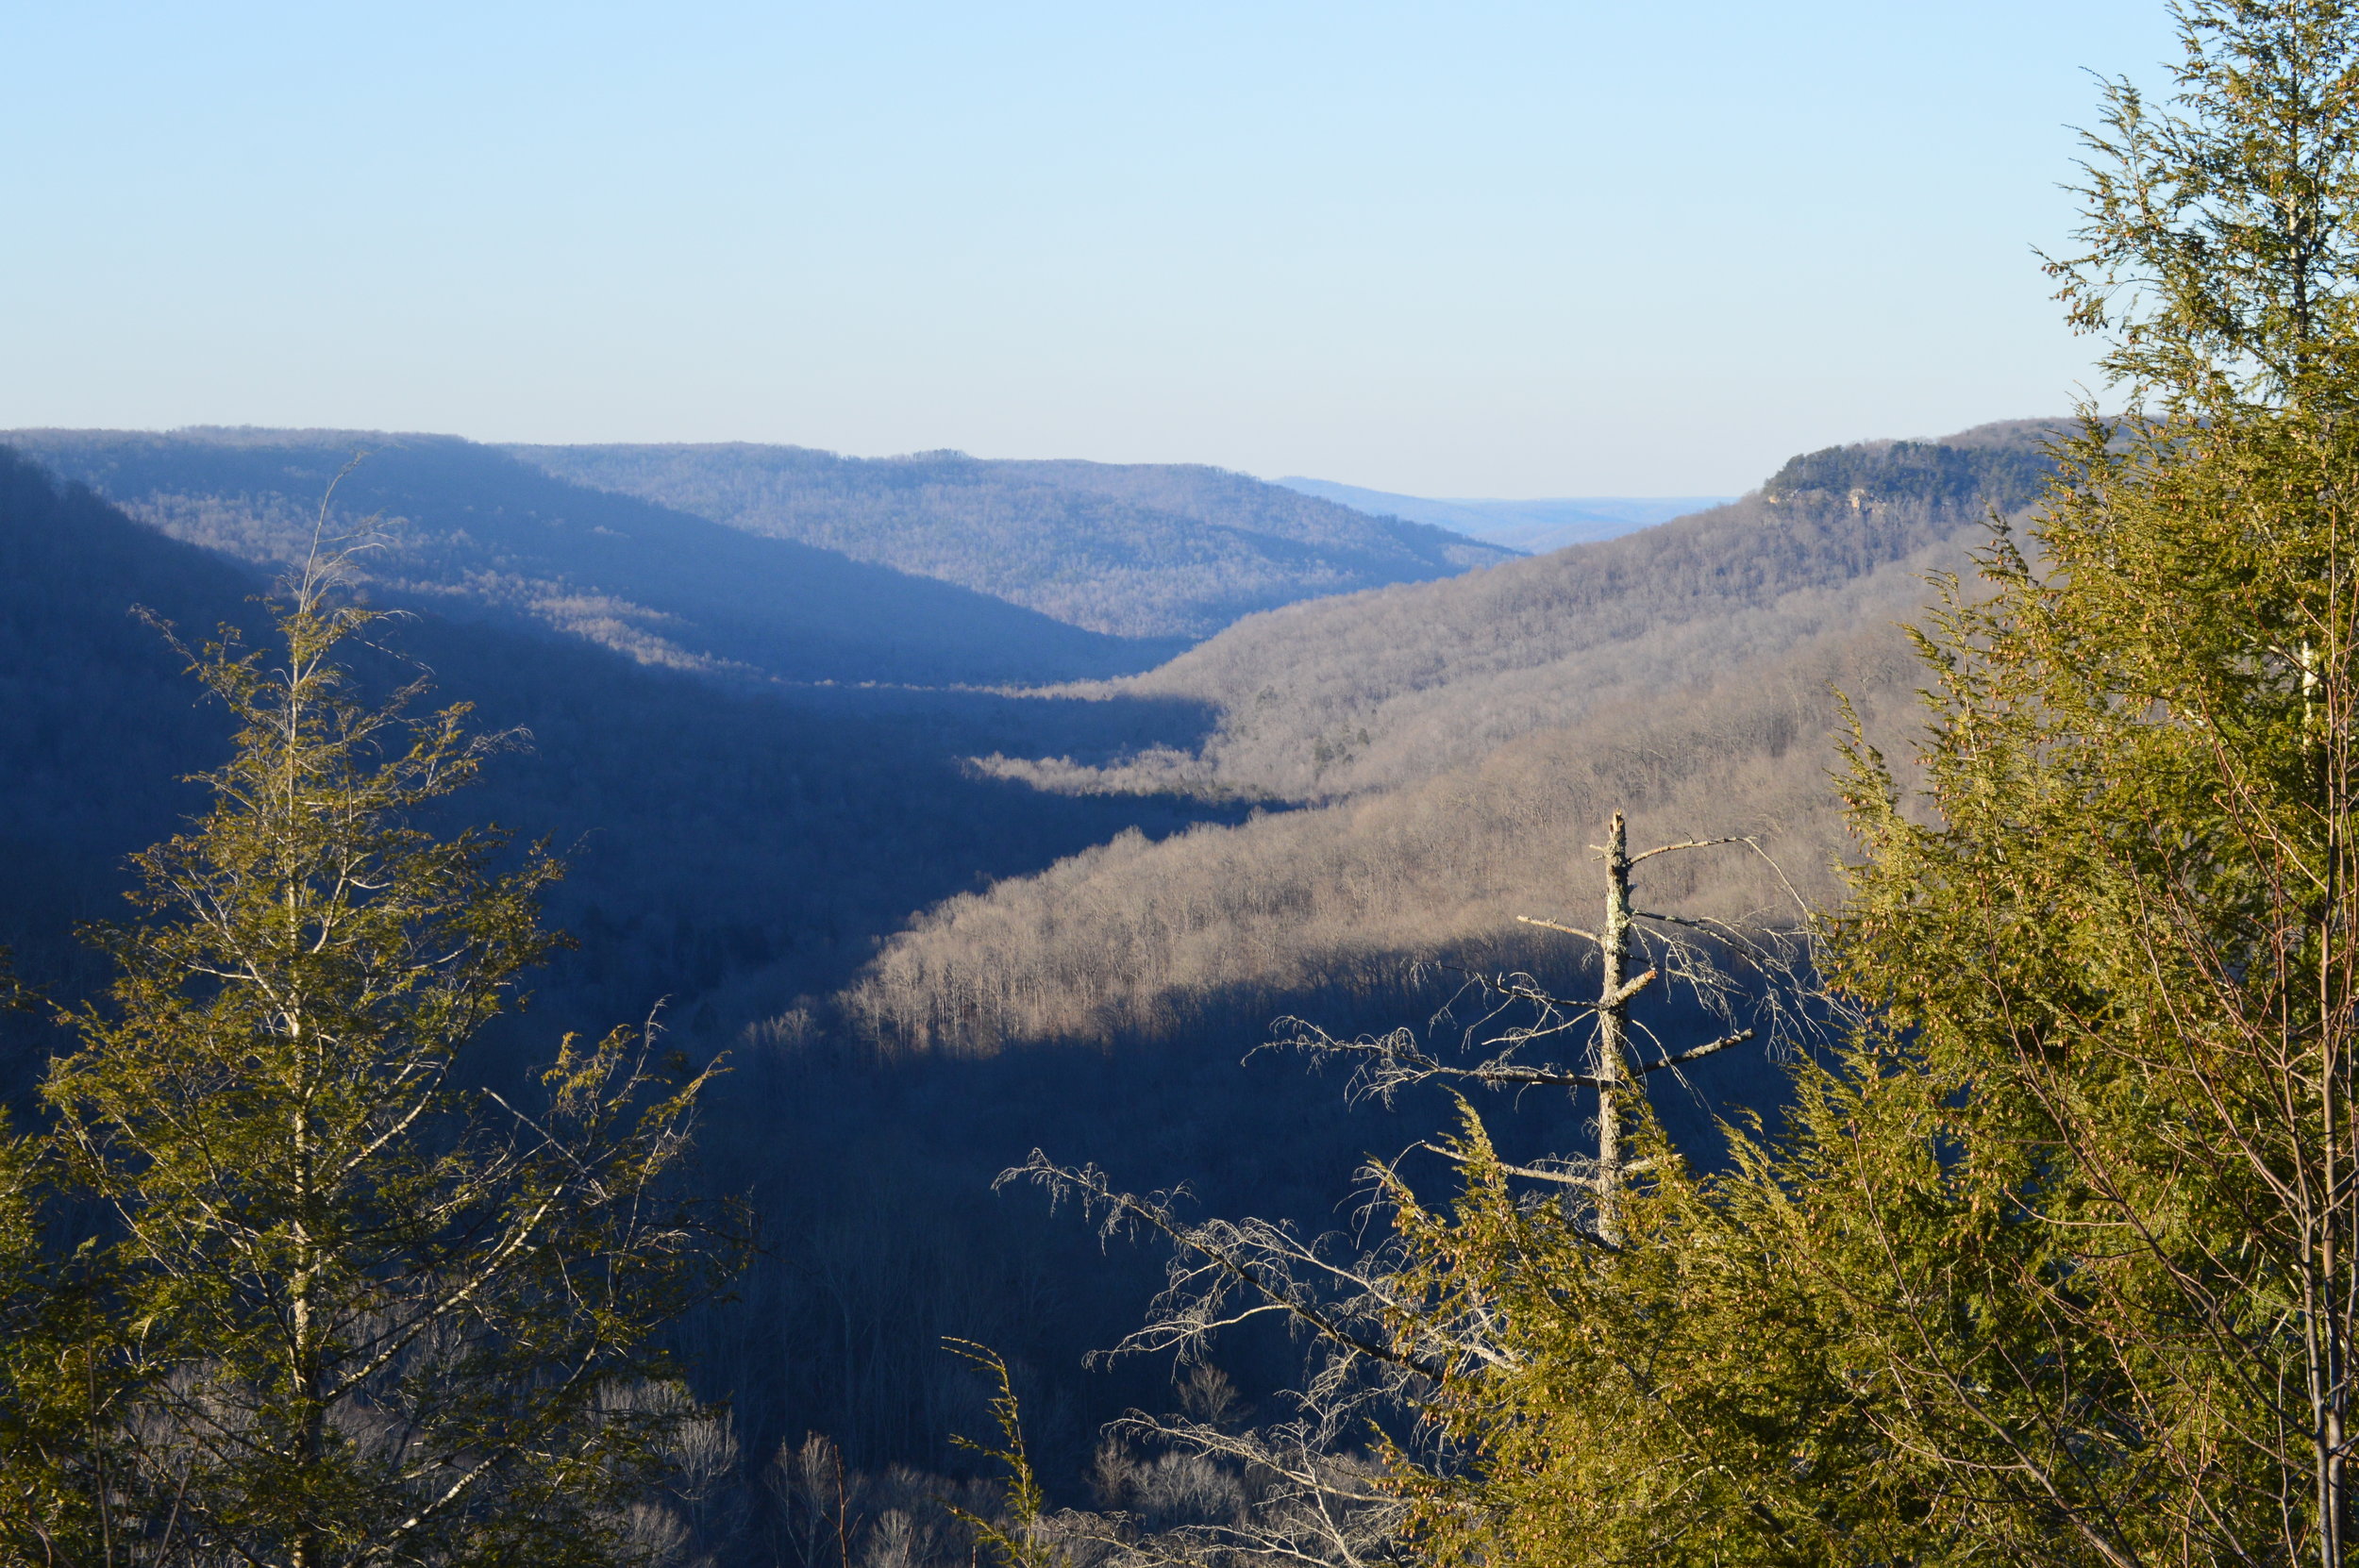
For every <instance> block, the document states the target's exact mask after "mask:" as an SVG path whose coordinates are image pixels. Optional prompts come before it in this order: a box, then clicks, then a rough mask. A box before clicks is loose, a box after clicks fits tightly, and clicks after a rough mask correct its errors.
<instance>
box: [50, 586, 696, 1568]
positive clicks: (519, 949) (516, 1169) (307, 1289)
mask: <svg viewBox="0 0 2359 1568" xmlns="http://www.w3.org/2000/svg"><path fill="white" fill-rule="evenodd" d="M327 589H328V582H327V580H326V574H325V572H324V571H323V570H321V569H320V568H318V566H317V565H316V563H315V564H314V566H313V567H310V568H307V570H306V572H305V575H304V576H303V578H302V579H301V581H300V582H299V584H298V585H297V587H296V589H295V591H294V595H293V602H292V604H291V605H290V607H289V608H288V609H286V611H285V613H284V614H283V615H282V616H281V618H280V621H279V632H280V635H281V645H280V646H279V647H278V648H277V649H276V650H275V651H274V653H273V654H272V656H271V657H269V658H265V657H264V655H263V654H262V653H260V652H259V651H251V650H247V649H245V648H243V646H242V645H241V643H240V642H239V641H238V639H237V638H236V636H235V634H234V633H225V634H224V637H223V639H222V641H220V642H216V643H214V644H212V645H209V646H208V647H207V648H206V649H205V650H204V651H203V652H202V654H201V655H198V656H196V657H195V658H194V659H193V660H192V663H193V665H194V668H195V671H196V673H197V674H198V676H200V677H201V678H202V679H203V681H204V683H205V684H206V686H207V687H208V688H209V690H210V691H211V692H212V693H213V694H214V695H215V696H216V697H217V698H218V699H219V700H220V701H221V702H222V703H223V704H224V705H225V706H226V707H227V708H228V709H229V710H230V711H231V713H232V714H233V715H234V716H235V717H236V718H237V720H238V721H239V723H240V726H241V727H240V730H239V733H238V736H237V749H236V753H235V755H234V757H233V758H232V759H231V760H230V761H229V763H228V764H227V765H226V766H225V767H223V768H221V769H220V770H218V771H216V772H214V773H212V774H209V775H208V776H205V777H204V779H203V780H202V782H203V783H204V784H205V785H206V787H207V788H208V789H209V792H210V795H211V801H212V804H211V807H210V809H209V810H208V811H207V812H206V814H205V815H204V816H203V817H202V818H200V819H199V820H197V821H196V822H195V823H194V824H192V826H191V827H190V829H189V830H187V831H185V832H183V833H181V834H179V835H176V837H174V838H173V839H171V840H170V841H168V842H164V843H162V844H159V845H158V846H156V847H155V848H153V849H151V850H149V851H147V852H146V853H145V854H143V855H142V856H140V857H139V858H138V861H137V864H138V869H139V872H140V874H141V879H142V880H141V887H140V890H139V892H138V893H137V895H136V896H137V902H138V903H139V905H140V906H141V909H142V916H143V918H142V919H141V920H139V921H138V922H136V923H134V924H130V925H125V926H118V927H113V928H110V929H108V930H105V931H103V932H101V933H99V936H100V940H101V941H102V942H103V943H104V945H105V946H106V947H107V948H108V950H109V952H110V953H111V955H112V956H113V958H114V959H115V961H116V964H117V967H118V977H117V979H116V981H115V983H114V985H113V987H112V989H111V992H110V994H109V998H108V1001H107V1003H106V1004H105V1005H104V1006H96V1007H90V1008H86V1009H81V1010H80V1011H79V1012H78V1013H77V1014H75V1017H74V1020H73V1021H74V1023H75V1025H76V1026H77V1028H78V1030H79V1033H80V1037H81V1040H80V1045H79V1048H78V1049H77V1050H75V1052H73V1053H72V1054H71V1055H68V1056H65V1057H62V1058H60V1059H59V1060H57V1061H56V1062H55V1063H54V1064H53V1066H52V1069H51V1072H50V1075H49V1077H48V1079H47V1081H46V1083H45V1084H44V1086H43V1093H44V1097H45V1098H46V1100H47V1102H48V1104H49V1106H50V1107H51V1108H52V1109H53V1110H54V1111H55V1113H56V1116H57V1119H58V1126H59V1131H58V1134H57V1143H58V1146H59V1149H60V1151H61V1154H62V1163H63V1167H64V1172H65V1175H66V1176H67V1177H68V1178H69V1179H70V1180H71V1181H72V1182H73V1183H74V1184H75V1187H76V1188H78V1189H80V1190H84V1191H87V1192H90V1193H94V1194H95V1195H96V1196H97V1197H98V1198H99V1199H100V1200H101V1201H102V1202H103V1204H104V1205H105V1207H106V1208H107V1209H109V1210H110V1211H111V1213H112V1215H113V1218H114V1221H115V1229H116V1234H115V1236H114V1238H113V1240H112V1243H111V1246H110V1249H109V1254H108V1256H107V1257H106V1259H105V1263H106V1274H107V1276H108V1285H109V1297H110V1306H111V1312H110V1321H111V1322H112V1323H113V1324H114V1325H115V1330H114V1333H113V1334H112V1336H111V1337H109V1338H106V1339H102V1340H100V1341H97V1342H95V1345H96V1348H97V1349H98V1350H99V1351H100V1352H101V1353H102V1354H101V1356H100V1357H98V1358H96V1359H103V1360H104V1362H105V1363H106V1365H105V1370H104V1371H103V1373H94V1374H93V1375H92V1388H93V1389H97V1388H99V1387H100V1386H101V1385H104V1386H105V1387H108V1388H114V1389H118V1390H120V1393H118V1394H117V1395H116V1396H115V1402H114V1403H113V1404H111V1405H109V1407H108V1408H107V1409H105V1410H103V1411H102V1410H92V1411H91V1412H89V1413H90V1417H91V1420H92V1423H93V1428H94V1429H98V1430H101V1432H102V1436H101V1440H100V1441H101V1443H102V1445H103V1446H104V1447H105V1448H106V1449H107V1450H108V1451H109V1458H110V1461H111V1462H110V1468H109V1473H108V1474H107V1476H105V1479H104V1487H103V1495H101V1496H100V1497H98V1498H97V1499H95V1501H94V1503H93V1505H92V1506H93V1507H95V1508H96V1509H97V1510H99V1511H100V1513H101V1515H102V1517H101V1518H100V1519H99V1521H98V1523H99V1524H100V1525H101V1526H103V1527H104V1528H105V1529H107V1530H108V1531H109V1534H110V1535H111V1536H112V1537H113V1538H114V1539H116V1540H117V1541H120V1542H126V1543H127V1542H138V1543H142V1545H143V1549H144V1550H145V1551H146V1552H148V1553H150V1554H155V1555H160V1556H166V1557H169V1556H172V1555H174V1554H176V1553H181V1554H187V1553H193V1554H195V1555H196V1556H198V1557H201V1558H206V1559H211V1558H213V1557H221V1556H226V1557H233V1558H235V1559H237V1560H244V1561H248V1562H253V1563H287V1564H302V1565H307V1568H309V1565H326V1564H332V1563H340V1562H358V1561H362V1560H405V1561H421V1562H443V1563H460V1562H495V1561H508V1560H515V1559H516V1557H517V1555H518V1554H519V1553H520V1552H523V1551H525V1550H526V1549H527V1547H528V1548H529V1551H530V1555H531V1557H532V1560H535V1561H538V1562H553V1563H556V1562H602V1561H610V1560H617V1559H619V1558H625V1557H628V1556H629V1555H631V1551H630V1547H629V1543H628V1541H627V1522H628V1521H627V1502H628V1501H629V1499H630V1498H631V1497H633V1496H634V1495H636V1494H637V1493H639V1492H640V1491H641V1490H642V1489H643V1488H644V1485H645V1484H646V1483H647V1481H648V1480H649V1478H650V1477H651V1476H652V1475H653V1473H654V1471H655V1469H656V1467H657V1466H658V1464H659V1462H660V1448H661V1438H662V1437H663V1435H664V1431H665V1429H666V1424H667V1422H670V1421H672V1420H673V1419H674V1418H675V1417H676V1416H677V1415H678V1410H680V1409H684V1408H685V1407H680V1406H679V1404H678V1402H677V1401H670V1402H667V1401H661V1400H648V1399H644V1398H640V1397H636V1396H635V1394H634V1391H635V1390H636V1389H637V1388H638V1386H639V1385H641V1384H643V1383H644V1381H645V1380H647V1379H650V1378H657V1377H661V1376H664V1375H665V1373H664V1368H663V1364H662V1362H661V1359H660V1358H659V1357H657V1356H656V1355H655V1354H654V1353H653V1352H652V1351H651V1350H650V1349H649V1347H648V1336H649V1335H650V1333H651V1332H652V1330H653V1329H655V1328H656V1327H657V1326H660V1325H661V1324H662V1323H663V1322H665V1321H667V1320H668V1319H670V1318H672V1317H674V1316H676V1315H677V1314H678V1312H679V1311H681V1310H682V1309H685V1308H686V1307H687V1306H688V1305H689V1304H690V1303H692V1302H693V1301H694V1300H695V1299H697V1298H699V1297H700V1296H702V1295H703V1294H705V1293H708V1292H709V1291H710V1289H711V1286H712V1285H713V1284H714V1283H715V1282H716V1281H717V1279H718V1278H719V1277H720V1276H721V1275H723V1274H724V1273H726V1271H727V1270H728V1268H729V1267H730V1266H731V1264H732V1262H733V1258H734V1252H735V1247H736V1242H735V1229H736V1227H735V1225H734V1222H733V1221H732V1220H731V1219H730V1217H729V1216H728V1214H727V1213H725V1212H722V1213H715V1212H711V1211H707V1210H704V1209H700V1208H698V1207H697V1206H694V1205H692V1204H689V1203H686V1202H684V1201H682V1200H680V1199H678V1197H676V1196H674V1195H672V1193H671V1190H670V1188H671V1173H672V1170H673V1168H674V1167H675V1166H676V1165H677V1163H678V1159H679V1158H680V1156H681V1154H682V1153H683V1151H684V1149H685V1146H686V1140H687V1137H688V1133H689V1128H690V1125H691V1121H692V1118H693V1115H694V1109H695V1105H696V1102H697V1099H698V1097H699V1095H700V1094H701V1093H702V1091H703V1089H704V1088H705V1086H706V1084H707V1082H708V1080H709V1077H710V1071H709V1070H708V1072H706V1073H703V1074H695V1073H687V1072H667V1071H665V1070H662V1069H661V1067H660V1066H659V1065H658V1064H656V1063H655V1062H654V1061H653V1059H652V1053H651V1050H650V1043H649V1042H648V1040H647V1039H646V1038H645V1037H644V1036H643V1035H640V1034H637V1033H635V1032H633V1031H629V1030H618V1031H616V1032H614V1033H613V1034H611V1035H610V1036H609V1037H607V1038H606V1039H605V1040H603V1041H601V1042H599V1043H596V1044H595V1045H594V1046H588V1047H584V1046H579V1045H577V1044H576V1043H574V1042H572V1041H571V1040H570V1039H569V1040H568V1041H567V1042H566V1043H565V1044H564V1045H563V1046H562V1047H561V1048H560V1051H559V1053H558V1057H557V1059H556V1060H555V1062H554V1063H553V1064H551V1065H550V1066H549V1067H548V1068H547V1070H546V1071H545V1073H544V1075H543V1082H542V1085H541V1088H542V1090H543V1091H544V1093H542V1094H541V1095H540V1096H538V1100H537V1103H535V1102H526V1103H521V1104H511V1103H510V1101H511V1098H513V1097H512V1096H503V1095H502V1094H500V1093H494V1091H492V1090H490V1089H485V1088H479V1087H476V1086H473V1085H471V1084H470V1083H469V1082H467V1081H466V1079H465V1078H464V1077H463V1076H462V1075H461V1069H460V1061H461V1058H462V1054H463V1052H464V1049H465V1047H466V1046H467V1044H468V1043H469V1042H470V1041H471V1040H472V1039H473V1038H474V1037H475V1036H476V1035H477V1033H478V1031H479V1030H480V1029H481V1028H482V1027H483V1026H484V1025H485V1024H487V1023H488V1022H489V1021H490V1020H491V1019H492V1018H493V1017H494V1016H495V1015H496V1014H497V1013H499V1012H500V1011H501V1010H503V1009H505V1008H507V1007H508V1006H510V1005H511V1003H512V999H513V993H514V988H515V985H516V982H517V979H518V976H520V974H521V973H522V971H523V970H524V969H526V968H527V966H529V965H530V964H532V963H534V962H535V961H537V960H539V959H542V958H543V957H544V955H545V954H546V953H547V952H548V951H549V950H550V948H551V947H552V945H553V939H552V938H551V937H550V936H549V935H548V934H547V933H546V932H544V931H543V930H542V929H541V928H540V926H539V925H538V921H537V917H536V913H535V902H536V895H537V894H538V892H540V891H541V890H542V889H543V888H544V887H545V886H547V885H548V883H549V882H550V881H551V880H552V879H553V878H554V877H555V876H557V875H558V868H557V866H556V865H555V863H554V862H553V861H551V860H550V859H548V858H547V856H546V855H545V854H544V853H543V852H542V851H541V850H539V849H537V848H536V849H534V850H532V851H530V852H528V853H527V855H526V856H525V857H524V858H523V863H522V865H521V867H520V868H519V869H516V870H514V871H510V872H507V873H499V872H496V871H495V870H494V859H495V857H496V856H498V854H499V853H500V851H501V849H502V847H503V846H502V842H501V840H500V839H499V837H498V836H497V835H496V834H490V833H482V832H474V831H469V832H462V833H459V834H457V835H455V836H451V837H447V838H438V837H437V836H435V835H434V834H433V833H431V832H429V831H427V830H426V829H425V828H424V827H422V826H419V825H418V823H417V820H416V819H417V815H418V813H419V812H420V811H421V810H422V809H424V808H426V807H427V805H428V804H429V803H431V802H434V801H436V800H438V799H440V798H441V797H442V796H443V795H445V794H447V793H449V792H451V791H452V790H454V789H456V788H458V787H460V785H462V784H464V783H465V782H466V781H467V780H468V779H469V778H471V777H472V776H474V774H475V773H476V771H477V767H478V766H479V764H480V762H481V760H482V759H483V758H484V757H485V756H486V755H487V754H488V753H489V752H490V751H492V750H493V749H494V748H495V747H496V746H497V744H498V743H499V738H498V737H489V738H486V737H477V736H471V735H470V734H469V733H468V732H467V729H466V726H465V724H464V719H465V713H466V710H465V709H464V708H463V707H460V708H452V709H444V710H443V711H441V712H438V713H432V714H429V715H427V716H424V717H418V718H413V717H410V715H409V714H408V713H407V711H406V703H407V702H408V701H409V699H410V698H411V697H413V696H414V695H415V690H414V688H413V689H412V690H411V691H410V692H404V693H402V694H401V695H400V696H398V697H396V698H395V699H394V700H393V701H392V702H390V703H386V704H381V705H373V704H371V703H369V702H367V701H365V700H363V698H362V697H361V695H360V693H359V692H357V691H356V690H355V688H354V685H353V682H352V680H351V678H350V676H349V675H348V673H347V671H346V669H345V668H344V666H343V663H342V662H341V661H340V650H341V648H342V647H343V644H346V643H347V642H351V641H353V640H354V639H356V638H357V637H359V636H360V635H361V634H363V633H364V632H365V631H366V629H367V628H368V627H369V626H371V624H372V623H373V622H374V621H376V619H377V617H376V615H375V614H374V613H372V612H370V611H367V610H364V609H357V608H350V607H343V608H337V607H333V606H331V605H329V603H328V602H327V598H326V592H327ZM11 1343H12V1345H15V1346H17V1347H18V1348H19V1349H21V1348H22V1347H23V1346H24V1345H27V1344H29V1345H32V1346H34V1347H35V1348H36V1349H37V1348H38V1345H39V1343H40V1336H39V1335H38V1334H36V1335H34V1336H31V1337H30V1338H29V1339H26V1340H23V1341H12V1342H11ZM666 1412H670V1413H668V1414H667V1413H666ZM102 1417H103V1420H102V1419H101V1418H102Z"/></svg>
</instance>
